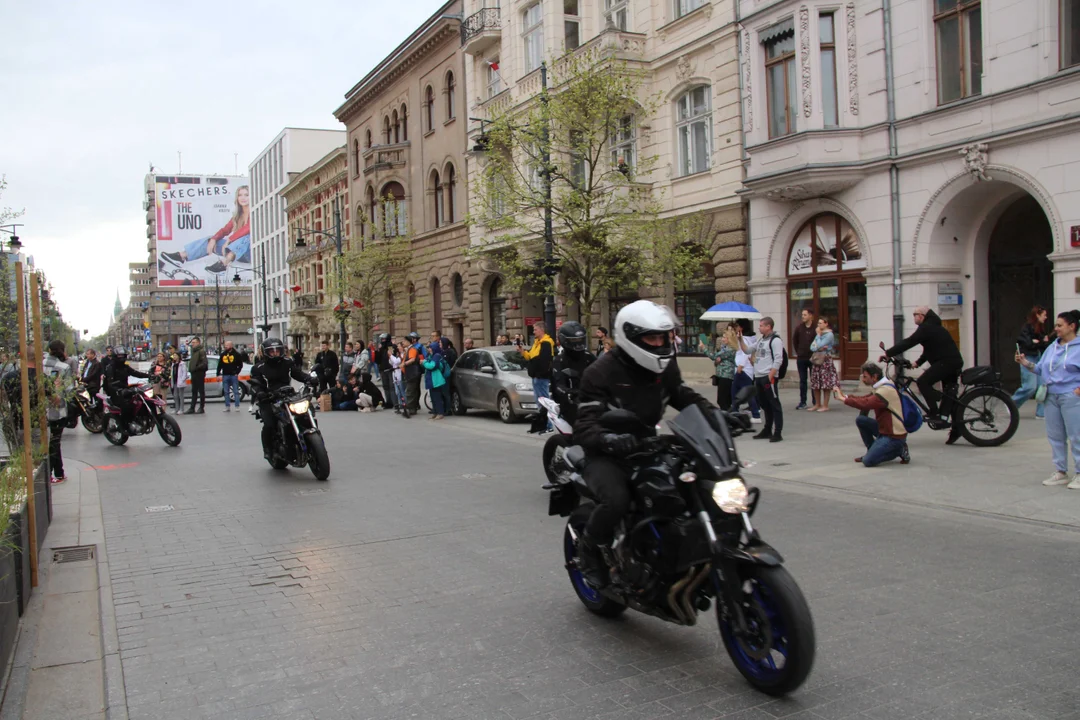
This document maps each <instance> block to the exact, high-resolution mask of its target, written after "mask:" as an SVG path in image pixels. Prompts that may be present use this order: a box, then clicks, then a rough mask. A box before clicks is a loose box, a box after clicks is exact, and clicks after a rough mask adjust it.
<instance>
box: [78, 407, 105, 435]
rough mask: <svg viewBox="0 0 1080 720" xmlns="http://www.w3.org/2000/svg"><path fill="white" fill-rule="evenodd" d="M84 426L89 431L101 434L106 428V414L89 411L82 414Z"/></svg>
mask: <svg viewBox="0 0 1080 720" xmlns="http://www.w3.org/2000/svg"><path fill="white" fill-rule="evenodd" d="M82 426H83V427H84V428H86V431H87V432H90V433H93V434H94V435H99V434H101V431H102V430H104V429H105V416H104V415H103V414H101V413H99V412H94V411H90V412H87V413H85V414H84V415H83V416H82Z"/></svg>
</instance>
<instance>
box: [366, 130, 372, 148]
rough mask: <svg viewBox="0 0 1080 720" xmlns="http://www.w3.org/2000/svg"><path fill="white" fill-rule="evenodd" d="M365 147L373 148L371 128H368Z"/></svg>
mask: <svg viewBox="0 0 1080 720" xmlns="http://www.w3.org/2000/svg"><path fill="white" fill-rule="evenodd" d="M364 147H366V148H368V149H369V150H370V149H371V130H368V131H367V133H366V134H365V137H364Z"/></svg>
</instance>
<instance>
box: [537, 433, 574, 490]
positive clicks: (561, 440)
mask: <svg viewBox="0 0 1080 720" xmlns="http://www.w3.org/2000/svg"><path fill="white" fill-rule="evenodd" d="M573 444H574V441H573V439H572V438H571V437H570V436H569V435H560V434H559V433H555V434H554V435H552V436H551V437H549V438H548V439H547V442H545V443H544V474H545V475H547V479H548V482H549V483H554V482H555V480H556V476H555V471H554V470H552V469H551V462H552V460H554V459H555V451H556V450H557V449H559V448H560V447H563V448H568V447H570V446H571V445H573Z"/></svg>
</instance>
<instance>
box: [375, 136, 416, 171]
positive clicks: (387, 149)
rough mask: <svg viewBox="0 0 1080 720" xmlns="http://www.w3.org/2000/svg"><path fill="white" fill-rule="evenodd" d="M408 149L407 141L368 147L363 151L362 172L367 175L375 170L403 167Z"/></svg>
mask: <svg viewBox="0 0 1080 720" xmlns="http://www.w3.org/2000/svg"><path fill="white" fill-rule="evenodd" d="M408 151H409V143H408V142H402V143H394V144H393V145H375V146H374V147H370V148H368V149H367V150H365V151H364V174H365V175H367V174H369V173H373V172H375V171H376V170H386V169H389V168H394V167H405V162H406V160H408V158H409V153H408Z"/></svg>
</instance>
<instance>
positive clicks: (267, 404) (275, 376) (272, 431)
mask: <svg viewBox="0 0 1080 720" xmlns="http://www.w3.org/2000/svg"><path fill="white" fill-rule="evenodd" d="M290 378H291V379H293V380H299V381H300V382H302V383H307V382H309V381H310V380H311V377H310V376H309V375H306V374H305V373H304V371H303V370H301V369H300V368H299V367H297V365H296V364H295V363H292V362H289V361H288V360H287V359H286V358H285V345H284V344H282V342H281V341H280V340H278V339H277V338H272V337H271V338H266V339H265V340H263V344H262V360H260V361H259V362H257V363H255V366H254V367H253V368H251V380H250V383H251V389H252V390H253V391H254V392H255V402H256V403H257V404H258V406H259V417H261V418H262V424H263V426H262V446H263V457H265V458H266V459H267V460H270V459H272V456H273V449H274V441H275V440H276V439H277V434H278V418H277V414H276V413H275V412H274V406H273V402H272V398H273V393H274V392H275V391H276V390H278V389H280V388H283V387H285V386H287V385H289V384H290V383H289V380H290Z"/></svg>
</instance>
